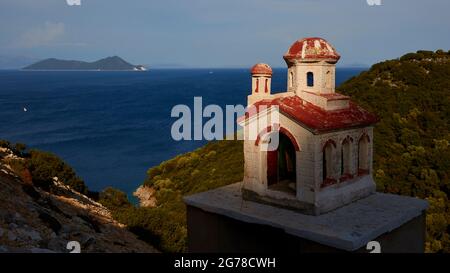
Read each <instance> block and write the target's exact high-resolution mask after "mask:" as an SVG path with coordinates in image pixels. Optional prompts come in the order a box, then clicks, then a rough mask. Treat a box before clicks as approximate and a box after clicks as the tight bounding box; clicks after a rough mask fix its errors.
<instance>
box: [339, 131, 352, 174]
mask: <svg viewBox="0 0 450 273" xmlns="http://www.w3.org/2000/svg"><path fill="white" fill-rule="evenodd" d="M350 162H351V153H350V139H349V138H346V139H344V141H343V142H342V148H341V176H345V175H350V174H351V169H350V166H351V163H350Z"/></svg>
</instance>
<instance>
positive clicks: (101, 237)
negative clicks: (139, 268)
mask: <svg viewBox="0 0 450 273" xmlns="http://www.w3.org/2000/svg"><path fill="white" fill-rule="evenodd" d="M0 149H1V150H0V200H1V202H0V253H1V252H32V253H36V252H69V250H68V249H67V244H68V243H69V242H70V241H76V242H79V244H80V246H81V252H156V250H155V249H154V248H153V247H152V246H150V245H148V244H146V243H144V242H143V241H140V240H138V239H137V237H136V236H135V235H134V234H132V233H130V232H129V231H127V230H126V228H125V226H124V225H122V224H120V223H119V222H117V221H115V220H114V219H113V218H112V216H111V213H110V211H109V210H108V209H107V208H105V207H104V206H102V205H101V204H99V203H97V202H95V201H93V200H92V199H90V198H88V197H86V196H85V195H83V194H80V193H78V192H76V191H74V190H72V189H71V188H70V187H69V186H67V185H64V184H63V183H61V181H59V179H58V178H57V177H55V178H54V180H53V184H54V187H52V188H53V190H52V192H47V191H44V190H42V189H40V188H37V187H35V186H34V185H33V184H32V182H31V181H29V179H26V177H27V175H26V173H25V174H23V173H20V174H18V173H17V172H16V171H14V168H13V167H12V166H11V162H14V161H20V160H23V159H21V158H20V157H17V156H15V155H13V153H12V152H11V151H9V150H8V149H5V148H0Z"/></svg>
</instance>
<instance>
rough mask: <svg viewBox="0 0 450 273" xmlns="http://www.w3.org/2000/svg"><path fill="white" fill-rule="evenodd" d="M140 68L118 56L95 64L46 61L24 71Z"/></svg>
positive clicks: (52, 59)
mask: <svg viewBox="0 0 450 273" xmlns="http://www.w3.org/2000/svg"><path fill="white" fill-rule="evenodd" d="M138 67H140V66H136V65H132V64H130V63H128V62H126V61H125V60H123V59H122V58H120V57H118V56H114V57H107V58H104V59H101V60H98V61H95V62H83V61H72V60H70V61H68V60H58V59H54V58H51V59H45V60H42V61H39V62H37V63H34V64H32V65H29V66H27V67H24V68H23V69H24V70H107V71H114V70H135V68H138Z"/></svg>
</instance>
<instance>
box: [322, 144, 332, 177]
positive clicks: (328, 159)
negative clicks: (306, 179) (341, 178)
mask: <svg viewBox="0 0 450 273" xmlns="http://www.w3.org/2000/svg"><path fill="white" fill-rule="evenodd" d="M333 145H334V143H333V142H332V141H328V142H327V143H326V144H325V146H324V147H323V150H322V178H323V180H324V181H325V180H328V179H332V178H333V148H334V146H333Z"/></svg>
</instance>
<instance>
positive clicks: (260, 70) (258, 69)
mask: <svg viewBox="0 0 450 273" xmlns="http://www.w3.org/2000/svg"><path fill="white" fill-rule="evenodd" d="M250 71H251V73H252V74H266V75H272V68H271V67H270V66H269V65H268V64H263V63H259V64H255V65H254V66H253V67H252V69H251V70H250Z"/></svg>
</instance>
